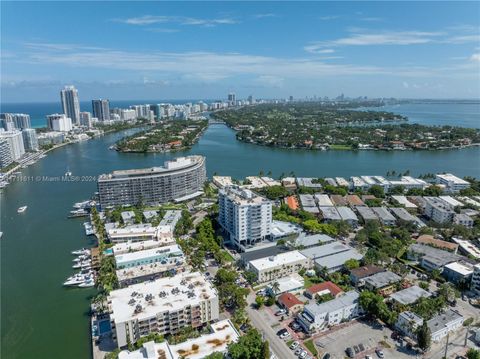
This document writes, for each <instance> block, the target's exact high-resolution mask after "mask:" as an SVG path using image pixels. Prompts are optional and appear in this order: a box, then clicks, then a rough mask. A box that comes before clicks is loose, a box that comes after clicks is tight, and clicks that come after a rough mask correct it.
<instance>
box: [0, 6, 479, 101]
mask: <svg viewBox="0 0 480 359" xmlns="http://www.w3.org/2000/svg"><path fill="white" fill-rule="evenodd" d="M0 6H1V9H0V10H1V54H0V55H1V87H0V89H1V93H0V94H1V97H0V100H1V102H2V103H7V102H48V101H58V98H59V91H60V89H61V88H62V87H63V86H64V85H75V86H76V87H77V88H78V90H79V95H80V99H81V100H84V101H88V100H90V99H93V98H109V99H111V100H129V99H189V98H197V99H200V98H201V99H222V98H226V96H227V93H228V92H235V93H236V94H237V98H246V97H247V96H249V95H252V96H253V97H255V98H282V97H288V96H294V97H295V98H304V97H306V96H308V97H311V96H314V95H316V96H322V97H323V96H329V97H333V96H337V95H339V94H341V93H344V94H345V95H346V96H351V97H357V96H369V97H397V98H476V99H478V98H480V2H458V1H456V2H412V1H405V2H392V1H381V2H380V1H379V2H360V1H355V2H346V1H345V2H273V1H269V2H233V1H228V2H220V1H216V2H153V1H152V2H138V1H135V2H130V1H120V2H114V1H105V2H100V1H96V2H72V1H62V2H23V1H15V2H14V1H12V2H5V1H2V2H1V3H0Z"/></svg>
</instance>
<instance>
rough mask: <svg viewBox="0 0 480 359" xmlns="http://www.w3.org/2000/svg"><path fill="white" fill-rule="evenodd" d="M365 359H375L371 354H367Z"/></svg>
mask: <svg viewBox="0 0 480 359" xmlns="http://www.w3.org/2000/svg"><path fill="white" fill-rule="evenodd" d="M365 359H373V358H372V356H371V355H365Z"/></svg>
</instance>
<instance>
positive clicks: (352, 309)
mask: <svg viewBox="0 0 480 359" xmlns="http://www.w3.org/2000/svg"><path fill="white" fill-rule="evenodd" d="M360 313H361V307H360V304H359V294H358V292H356V291H354V290H352V291H350V292H347V293H345V294H344V295H342V296H340V297H338V298H336V299H333V300H330V301H328V302H324V303H321V304H317V303H314V304H307V305H306V306H305V307H304V309H303V311H302V313H300V314H299V315H298V316H297V321H298V322H299V324H300V325H301V326H302V328H303V329H304V330H305V331H306V332H307V333H312V332H315V331H318V330H324V329H327V328H328V327H331V326H334V325H338V324H340V323H341V322H342V321H348V320H352V319H353V318H355V317H357V316H358V315H359V314H360Z"/></svg>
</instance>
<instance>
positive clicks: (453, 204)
mask: <svg viewBox="0 0 480 359" xmlns="http://www.w3.org/2000/svg"><path fill="white" fill-rule="evenodd" d="M439 198H440V199H441V200H442V201H444V202H445V203H447V204H448V205H450V206H451V207H457V206H460V207H463V206H464V204H463V203H462V202H460V201H457V200H456V199H455V198H453V197H452V196H440V197H439Z"/></svg>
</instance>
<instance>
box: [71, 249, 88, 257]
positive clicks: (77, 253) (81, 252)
mask: <svg viewBox="0 0 480 359" xmlns="http://www.w3.org/2000/svg"><path fill="white" fill-rule="evenodd" d="M70 253H72V254H73V255H74V256H80V255H85V254H90V249H87V248H82V249H77V250H74V251H71V252H70Z"/></svg>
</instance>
